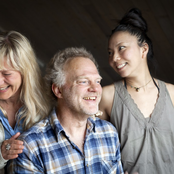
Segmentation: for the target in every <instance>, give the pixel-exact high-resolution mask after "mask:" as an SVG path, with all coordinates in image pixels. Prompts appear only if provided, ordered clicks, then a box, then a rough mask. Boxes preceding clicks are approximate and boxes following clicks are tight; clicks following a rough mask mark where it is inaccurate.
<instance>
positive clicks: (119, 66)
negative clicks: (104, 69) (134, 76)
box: [117, 63, 126, 69]
mask: <svg viewBox="0 0 174 174" xmlns="http://www.w3.org/2000/svg"><path fill="white" fill-rule="evenodd" d="M125 65H126V63H123V64H121V65H118V66H117V68H118V69H120V68H122V67H123V66H125Z"/></svg>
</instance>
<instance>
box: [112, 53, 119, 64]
mask: <svg viewBox="0 0 174 174" xmlns="http://www.w3.org/2000/svg"><path fill="white" fill-rule="evenodd" d="M120 59H121V58H120V56H119V54H114V56H113V60H114V61H115V62H116V61H118V60H120Z"/></svg>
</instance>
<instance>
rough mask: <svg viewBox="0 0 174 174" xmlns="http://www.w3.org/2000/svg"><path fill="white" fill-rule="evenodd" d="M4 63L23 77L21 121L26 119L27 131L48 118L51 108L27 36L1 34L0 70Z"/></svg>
mask: <svg viewBox="0 0 174 174" xmlns="http://www.w3.org/2000/svg"><path fill="white" fill-rule="evenodd" d="M4 62H6V63H7V64H8V65H9V66H11V67H13V68H14V69H15V70H17V71H19V72H20V73H21V76H22V85H21V92H20V100H21V102H22V103H23V107H22V111H21V118H20V120H21V119H23V118H24V121H23V128H24V130H26V129H28V128H30V127H31V126H32V125H33V124H34V123H35V122H36V120H41V119H42V118H44V117H46V116H47V115H48V113H49V108H50V107H49V102H48V98H47V96H46V95H45V91H44V85H43V82H42V77H41V72H40V68H39V66H38V63H37V61H36V56H35V53H34V51H33V49H32V47H31V45H30V42H29V41H28V39H27V38H26V37H25V36H23V35H22V34H20V33H18V32H16V31H9V32H6V33H0V69H4ZM20 120H19V121H20Z"/></svg>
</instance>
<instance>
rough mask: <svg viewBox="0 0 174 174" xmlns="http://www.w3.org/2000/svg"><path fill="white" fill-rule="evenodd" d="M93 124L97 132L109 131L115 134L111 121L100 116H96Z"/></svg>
mask: <svg viewBox="0 0 174 174" xmlns="http://www.w3.org/2000/svg"><path fill="white" fill-rule="evenodd" d="M95 126H96V128H97V130H98V131H99V132H103V133H105V132H110V133H115V134H117V130H116V128H115V127H114V125H113V124H112V123H110V122H109V121H106V120H102V119H100V118H96V120H95Z"/></svg>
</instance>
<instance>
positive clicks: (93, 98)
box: [83, 97, 97, 100]
mask: <svg viewBox="0 0 174 174" xmlns="http://www.w3.org/2000/svg"><path fill="white" fill-rule="evenodd" d="M83 99H85V100H95V99H97V97H84V98H83Z"/></svg>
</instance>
